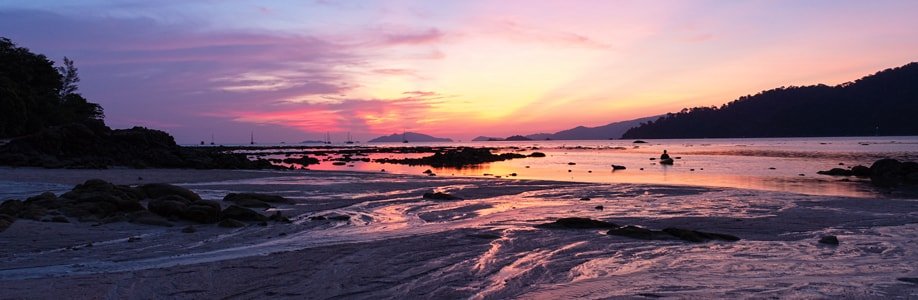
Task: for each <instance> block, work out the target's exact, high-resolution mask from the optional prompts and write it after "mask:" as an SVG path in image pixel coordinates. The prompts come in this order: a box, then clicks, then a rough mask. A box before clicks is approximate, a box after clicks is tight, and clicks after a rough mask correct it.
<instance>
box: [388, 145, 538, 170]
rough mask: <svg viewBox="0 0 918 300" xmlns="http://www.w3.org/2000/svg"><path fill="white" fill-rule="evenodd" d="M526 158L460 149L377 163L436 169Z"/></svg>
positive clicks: (473, 149) (476, 149) (482, 149)
mask: <svg viewBox="0 0 918 300" xmlns="http://www.w3.org/2000/svg"><path fill="white" fill-rule="evenodd" d="M525 157H526V156H525V155H522V154H517V153H501V154H494V153H491V149H490V148H471V147H460V148H456V149H448V150H444V151H437V152H436V153H434V154H433V155H431V156H426V157H421V158H381V159H377V160H375V161H376V162H379V163H388V164H403V165H412V166H431V167H435V168H462V167H465V166H470V165H479V164H483V163H489V162H495V161H504V160H510V159H515V158H525Z"/></svg>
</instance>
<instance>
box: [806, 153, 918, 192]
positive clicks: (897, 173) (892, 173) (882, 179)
mask: <svg viewBox="0 0 918 300" xmlns="http://www.w3.org/2000/svg"><path fill="white" fill-rule="evenodd" d="M817 173H818V174H822V175H830V176H857V177H865V178H866V177H869V178H870V182H871V183H873V184H874V185H876V186H881V187H895V186H900V185H918V162H911V161H909V162H900V161H898V160H896V159H892V158H884V159H881V160H877V161H876V162H874V163H873V164H872V165H871V166H870V167H866V166H854V167H851V168H850V169H842V168H833V169H831V170H827V171H819V172H817Z"/></svg>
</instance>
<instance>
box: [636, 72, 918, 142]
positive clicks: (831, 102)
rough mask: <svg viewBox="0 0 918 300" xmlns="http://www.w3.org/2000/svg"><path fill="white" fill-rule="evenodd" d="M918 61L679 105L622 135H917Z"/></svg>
mask: <svg viewBox="0 0 918 300" xmlns="http://www.w3.org/2000/svg"><path fill="white" fill-rule="evenodd" d="M916 116H918V63H914V62H913V63H909V64H907V65H904V66H902V67H898V68H892V69H886V70H883V71H880V72H877V73H876V74H873V75H870V76H866V77H863V78H861V79H858V80H855V81H854V82H846V83H843V84H839V85H836V86H828V85H824V84H819V85H811V86H791V87H781V88H776V89H772V90H767V91H763V92H760V93H758V94H755V95H750V96H743V97H740V98H739V99H736V100H734V101H732V102H730V103H727V104H724V105H722V106H720V107H694V108H685V109H682V111H680V112H677V113H668V114H666V115H665V116H662V117H659V118H657V119H656V120H655V121H648V122H645V123H643V124H641V125H640V126H637V127H635V128H632V129H630V130H628V131H627V132H625V133H624V134H623V135H622V138H625V139H651V138H657V139H665V138H756V137H815V136H873V135H886V136H895V135H918V122H916V121H915V118H916Z"/></svg>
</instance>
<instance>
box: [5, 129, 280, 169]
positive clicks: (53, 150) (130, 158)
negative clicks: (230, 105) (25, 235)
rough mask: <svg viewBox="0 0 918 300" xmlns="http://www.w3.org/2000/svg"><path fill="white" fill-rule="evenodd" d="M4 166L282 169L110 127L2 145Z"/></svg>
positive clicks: (155, 133) (44, 133)
mask: <svg viewBox="0 0 918 300" xmlns="http://www.w3.org/2000/svg"><path fill="white" fill-rule="evenodd" d="M0 165H6V166H14V167H24V166H30V167H44V168H107V167H112V166H126V167H133V168H195V169H265V168H276V167H274V166H273V165H272V164H271V163H270V162H268V161H266V160H254V161H252V160H249V159H248V158H247V157H246V155H244V154H233V153H227V152H224V151H223V150H221V149H220V148H188V147H181V146H179V145H177V144H176V143H175V139H173V138H172V136H170V135H169V134H168V133H165V132H162V131H159V130H153V129H147V128H143V127H134V128H131V129H116V130H112V129H111V128H108V127H107V126H105V125H104V124H101V123H99V124H92V123H87V124H82V123H73V124H69V125H62V126H54V127H48V128H45V129H42V130H41V131H39V132H37V133H35V134H31V135H27V136H23V137H19V138H15V139H12V140H10V141H9V142H8V143H7V144H5V145H2V146H0Z"/></svg>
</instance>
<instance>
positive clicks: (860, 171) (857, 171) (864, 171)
mask: <svg viewBox="0 0 918 300" xmlns="http://www.w3.org/2000/svg"><path fill="white" fill-rule="evenodd" d="M851 173H852V175H854V176H857V177H870V168H868V167H865V166H860V165H858V166H854V167H852V168H851Z"/></svg>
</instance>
